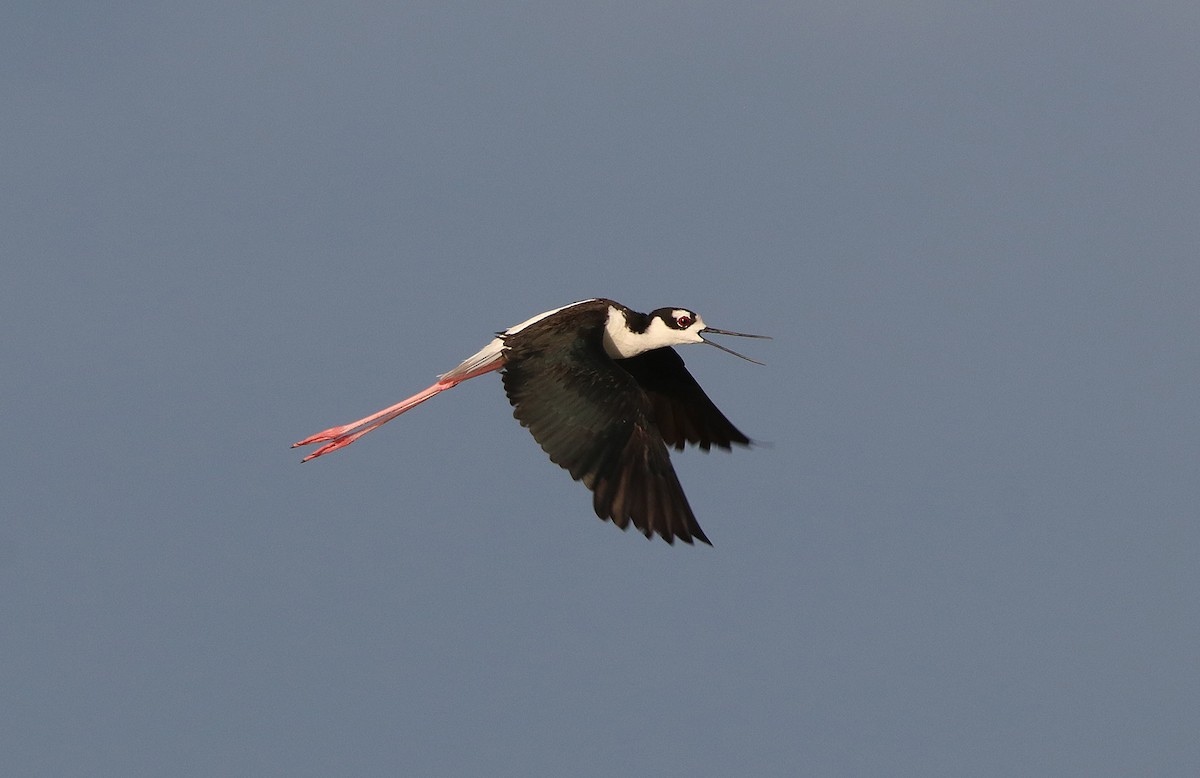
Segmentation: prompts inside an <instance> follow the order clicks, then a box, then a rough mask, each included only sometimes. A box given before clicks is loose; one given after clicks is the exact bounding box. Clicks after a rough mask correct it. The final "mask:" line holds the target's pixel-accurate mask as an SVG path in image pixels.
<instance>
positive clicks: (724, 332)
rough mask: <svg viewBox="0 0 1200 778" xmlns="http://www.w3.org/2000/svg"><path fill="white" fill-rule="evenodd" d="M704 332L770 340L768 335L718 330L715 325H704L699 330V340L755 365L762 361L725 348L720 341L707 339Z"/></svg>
mask: <svg viewBox="0 0 1200 778" xmlns="http://www.w3.org/2000/svg"><path fill="white" fill-rule="evenodd" d="M706 332H711V333H712V334H714V335H733V336H734V337H738V338H760V339H762V340H770V339H771V336H770V335H750V334H749V333H745V332H731V331H730V330H719V329H717V328H716V327H705V328H704V329H702V330H700V340H702V341H704V342H705V343H707V344H708V345H710V346H716V347H717V348H719V349H721V350H722V351H726V352H728V353H730V354H733V355H734V356H735V357H741V358H742V359H744V360H746V361H747V362H753V363H754V364H756V365H761V364H764V363H762V362H759V361H758V360H757V359H751V358H750V357H748V356H746V355H745V354H739V353H737V352H736V351H734V350H733V349H731V348H725V347H724V346H722V345H721V344H720V343H717V342H716V341H712V340H709V339H708V338H706V337H704V334H705V333H706Z"/></svg>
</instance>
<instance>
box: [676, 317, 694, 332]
mask: <svg viewBox="0 0 1200 778" xmlns="http://www.w3.org/2000/svg"><path fill="white" fill-rule="evenodd" d="M675 323H676V324H678V325H679V329H681V330H686V329H687V328H688V327H689V326H691V324H692V317H691V316H680V317H679V318H678V319H676V320H675Z"/></svg>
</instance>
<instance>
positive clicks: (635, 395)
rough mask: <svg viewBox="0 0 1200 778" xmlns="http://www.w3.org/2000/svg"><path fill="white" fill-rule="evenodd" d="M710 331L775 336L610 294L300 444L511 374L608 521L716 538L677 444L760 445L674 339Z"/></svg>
mask: <svg viewBox="0 0 1200 778" xmlns="http://www.w3.org/2000/svg"><path fill="white" fill-rule="evenodd" d="M706 334H715V335H735V336H738V337H742V338H767V337H768V336H766V335H748V334H746V333H744V332H730V331H728V330H719V329H716V328H714V327H709V326H707V325H706V324H705V323H704V320H703V319H701V318H700V316H699V315H698V314H696V313H693V312H692V311H690V310H687V309H686V308H659V309H657V310H655V311H652V312H650V313H648V314H647V313H638V312H637V311H633V310H630V309H629V308H627V307H625V306H624V305H621V304H620V303H617V302H614V301H612V300H607V299H603V298H594V299H590V300H581V301H579V302H575V303H571V304H570V305H564V306H563V307H561V308H555V309H554V310H552V311H546V312H545V313H540V314H538V315H537V316H534V317H533V318H531V319H527V320H526V321H523V322H521V323H520V324H517V325H514V326H512V327H509V328H508V329H507V330H504V331H503V332H499V333H497V334H496V337H495V339H493V340H492V341H491V342H490V343H488V344H487V345H486V346H484V347H483V348H482V349H480V350H479V351H478V352H477V353H475V354H474V355H473V356H471V357H468V358H467V359H466V360H465V361H463V363H462V364H460V365H459V366H458V367H456V368H454V369H453V370H451V371H450V372H448V373H443V374H442V375H441V376H439V377H438V381H437V383H435V384H433V385H432V386H430V387H429V388H427V389H425V390H424V391H421V392H418V393H417V394H414V395H413V396H412V397H409V398H408V399H406V400H402V401H400V402H398V403H396V404H395V405H393V406H391V407H389V408H384V409H383V410H382V411H379V412H378V413H374V414H372V415H370V416H367V417H366V418H363V419H359V420H358V421H355V422H351V423H350V424H344V425H341V426H338V427H330V428H329V429H327V430H324V431H322V432H318V433H317V434H315V435H312V436H310V437H307V438H305V439H304V440H301V441H299V442H298V443H294V444H292V448H296V447H297V446H307V445H310V444H313V443H324V444H325V445H323V446H321V447H320V448H318V449H316V450H315V451H313V452H311V453H310V454H309V455H308V456H306V457H304V459H303V460H302V461H304V462H307V461H308V460H310V459H315V458H316V457H319V456H321V455H323V454H328V453H329V452H331V451H336V450H337V449H339V448H343V447H345V446H348V445H350V444H351V443H353V442H354V441H356V440H358V439H359V438H361V437H362V436H363V435H366V434H367V433H368V432H370V431H371V430H373V429H376V428H377V427H379V426H381V425H383V424H386V423H387V422H389V421H391V420H392V419H394V418H396V417H397V416H399V415H400V414H402V413H404V412H405V411H407V410H409V409H411V408H413V407H415V406H417V405H420V404H421V403H423V402H425V401H426V400H428V399H430V398H431V397H433V396H434V395H437V394H439V393H441V392H444V391H446V390H447V389H452V388H454V387H455V386H457V385H458V384H460V383H462V382H463V381H466V380H468V379H471V378H475V377H476V376H480V375H483V374H484V373H490V372H492V371H493V370H500V371H501V377H502V380H503V383H504V391H505V393H506V394H507V395H508V401H509V403H511V404H512V406H513V416H514V417H516V419H517V421H519V422H520V423H521V425H522V426H523V427H526V428H528V430H529V431H530V433H532V435H533V437H534V439H535V440H536V441H537V442H538V444H539V445H540V446H541V447H542V449H543V450H544V451H545V452H546V453H547V454H548V455H549V456H550V460H551V461H552V462H554V463H555V464H557V465H559V466H561V467H562V468H564V469H565V470H567V471H569V472H570V474H571V477H572V478H574V479H575V480H576V481H582V482H583V484H584V486H586V487H587V488H588V489H590V490H591V491H592V492H593V506H594V508H595V510H596V515H597V516H599V517H600V518H601V519H606V520H611V521H612V522H613V523H614V524H616V525H617V526H618V527H620V528H621V529H626V528H627V527H628V526H629V524H630V522H632V523H633V525H634V526H635V527H637V529H638V530H640V531H641V532H642V534H644V535H645V536H646V537H647V538H650V537H652V536H653V535H654V534H655V533H657V534H658V535H660V536H661V537H662V538H663V539H664V540H666V541H667V543H674V541H675V538H679V539H680V540H682V541H683V542H685V543H689V544H690V543H692V541H693V540H699V541H702V542H704V543H708V544H709V545H712V543H711V541H709V539H708V538H707V537H706V536H705V534H704V532H703V530H701V529H700V525H699V524H697V523H696V516H695V514H693V513H692V508H691V506H690V505H688V501H687V497H686V496H685V495H684V493H683V487H682V486H681V485H680V484H679V478H678V477H677V476H676V475H675V469H674V468H673V467H672V466H671V459H670V456H669V454H668V452H667V447H668V446H671V447H674V448H675V449H677V450H683V447H684V444H685V443H691V444H693V445H697V446H699V447H700V448H701V449H702V450H703V451H708V450H709V449H710V448H712V447H713V446H716V447H718V448H723V449H725V450H730V449H731V447H732V445H734V444H737V445H739V446H749V445H750V439H749V438H748V437H746V436H745V435H743V434H742V433H741V432H740V431H739V430H738V429H737V428H736V427H734V426H733V424H732V423H731V422H730V421H729V419H727V418H725V415H724V414H723V413H721V411H720V410H718V409H717V406H716V405H714V404H713V402H712V400H710V399H709V398H708V395H706V394H705V393H704V390H703V389H701V388H700V384H698V383H696V379H694V378H692V375H691V373H689V372H688V371H687V368H686V367H684V364H683V360H682V359H681V358H680V356H679V354H678V353H676V351H675V349H674V348H672V347H673V346H679V345H684V344H688V343H706V344H708V345H710V346H716V347H717V348H719V349H721V350H722V351H726V352H728V353H730V354H733V355H734V356H737V357H741V358H742V359H745V360H748V361H750V362H755V363H756V364H762V363H761V362H758V361H757V360H754V359H750V357H747V356H744V355H742V354H739V353H737V352H736V351H733V350H731V349H728V348H726V347H725V346H722V345H720V344H719V343H715V342H713V341H711V340H708V339H706V338H705V337H704V335H706Z"/></svg>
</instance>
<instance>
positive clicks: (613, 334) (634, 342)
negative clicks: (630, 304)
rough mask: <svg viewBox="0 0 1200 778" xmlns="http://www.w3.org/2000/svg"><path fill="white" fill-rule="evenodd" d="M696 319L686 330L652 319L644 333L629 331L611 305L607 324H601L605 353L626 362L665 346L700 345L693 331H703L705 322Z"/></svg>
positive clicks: (620, 314) (623, 317)
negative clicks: (695, 322)
mask: <svg viewBox="0 0 1200 778" xmlns="http://www.w3.org/2000/svg"><path fill="white" fill-rule="evenodd" d="M696 318H697V324H696V325H695V326H694V327H692V328H689V329H688V330H674V329H671V328H670V327H668V326H667V325H666V322H664V321H663V320H662V319H659V318H657V317H655V318H654V319H651V320H650V326H648V327H646V331H645V332H632V331H630V329H629V325H628V324H627V323H626V322H625V314H624V313H623V312H622V311H620V310H618V309H616V308H613V307H611V306H610V307H609V309H608V321H606V322H605V323H604V353H606V354H608V355H609V356H610V357H612V358H613V359H628V358H629V357H636V356H637V355H638V354H642V353H644V352H647V351H652V350H654V349H656V348H663V347H664V346H681V345H683V344H685V343H699V342H700V341H701V338H700V336H699V335H698V334H696V332H694V331H692V330H699V329H701V328H703V327H704V322H703V321H700V320H699V317H696Z"/></svg>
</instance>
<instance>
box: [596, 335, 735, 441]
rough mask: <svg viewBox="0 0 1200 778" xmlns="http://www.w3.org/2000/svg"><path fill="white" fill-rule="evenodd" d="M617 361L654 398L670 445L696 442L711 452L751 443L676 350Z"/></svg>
mask: <svg viewBox="0 0 1200 778" xmlns="http://www.w3.org/2000/svg"><path fill="white" fill-rule="evenodd" d="M615 362H616V364H617V365H619V366H621V367H623V368H624V369H625V371H626V372H628V373H629V374H630V375H631V376H633V378H634V380H636V381H637V382H638V384H639V385H640V386H641V387H642V389H643V390H644V391H645V392H646V395H647V396H648V397H649V398H650V403H651V405H652V406H653V408H654V422H655V424H656V425H658V431H659V433H660V434H661V435H662V437H663V440H665V441H666V442H667V445H668V446H674V447H675V448H676V449H679V450H683V445H684V443H692V444H695V445H698V446H700V448H701V449H702V450H704V451H708V450H709V449H710V448H711V447H712V446H717V447H718V448H723V449H726V450H729V449H730V447H731V444H733V443H736V444H738V445H739V446H749V445H750V438H748V437H746V436H745V435H743V434H742V433H741V431H740V430H738V428H737V427H735V426H733V423H732V422H730V421H729V419H727V418H725V414H723V413H721V411H720V410H718V409H717V406H716V405H714V404H713V401H712V400H710V399H708V395H707V394H705V393H704V390H703V389H701V388H700V384H698V383H696V379H695V378H692V374H691V373H689V372H688V371H687V368H686V367H684V366H683V358H682V357H680V356H679V354H678V353H676V351H675V349H673V348H669V347H668V348H658V349H654V350H653V351H645V352H643V353H641V354H638V355H637V356H636V357H630V358H629V359H618V360H615Z"/></svg>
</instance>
